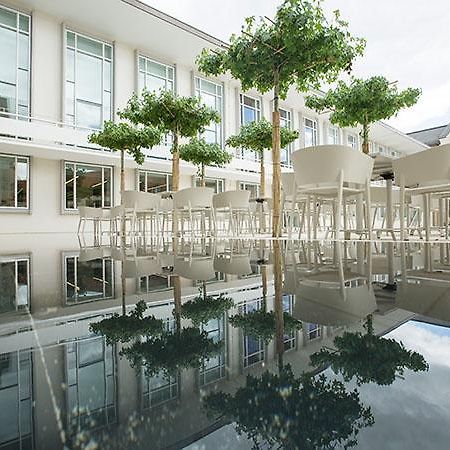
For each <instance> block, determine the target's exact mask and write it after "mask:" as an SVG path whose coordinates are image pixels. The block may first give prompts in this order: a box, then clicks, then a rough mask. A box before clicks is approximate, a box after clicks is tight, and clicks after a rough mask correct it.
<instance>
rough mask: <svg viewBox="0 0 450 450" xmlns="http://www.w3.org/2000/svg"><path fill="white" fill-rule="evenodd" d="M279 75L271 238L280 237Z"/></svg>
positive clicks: (274, 122)
mask: <svg viewBox="0 0 450 450" xmlns="http://www.w3.org/2000/svg"><path fill="white" fill-rule="evenodd" d="M279 78H280V76H279V73H278V72H275V76H274V88H273V94H274V95H273V114H272V125H273V129H272V163H273V175H272V202H273V211H272V236H273V237H280V236H281V184H280V179H281V165H280V146H281V145H280V144H281V143H280V140H281V137H280V110H279V106H278V96H279V91H280V81H279Z"/></svg>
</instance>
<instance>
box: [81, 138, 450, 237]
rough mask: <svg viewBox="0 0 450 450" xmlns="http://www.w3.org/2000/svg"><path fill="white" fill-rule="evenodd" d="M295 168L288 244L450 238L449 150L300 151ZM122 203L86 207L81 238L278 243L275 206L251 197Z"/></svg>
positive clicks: (133, 197) (167, 195) (236, 193)
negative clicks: (391, 155)
mask: <svg viewBox="0 0 450 450" xmlns="http://www.w3.org/2000/svg"><path fill="white" fill-rule="evenodd" d="M292 160H293V170H291V171H284V172H283V173H282V174H281V185H282V193H283V196H282V237H284V238H288V239H292V238H302V239H306V240H314V239H321V238H326V239H329V238H331V239H334V240H340V239H352V238H353V239H365V240H371V239H375V240H377V239H378V240H392V241H395V240H408V239H425V240H426V241H429V240H439V239H447V238H448V236H449V224H448V219H446V218H448V215H449V214H448V212H449V200H450V172H449V170H448V167H449V166H450V144H447V145H442V146H440V147H439V148H433V149H429V150H425V151H423V152H420V153H418V154H413V155H409V156H405V157H403V158H399V159H397V160H387V161H386V160H385V159H383V160H382V161H379V160H378V159H377V158H373V157H370V156H368V155H365V154H364V153H361V152H357V151H355V150H354V149H352V148H350V147H346V146H341V145H322V146H316V147H309V148H306V149H300V150H297V151H296V152H294V153H293V154H292ZM380 180H382V181H380ZM121 201H122V203H121V204H120V205H117V206H114V207H112V208H93V207H86V206H80V207H79V225H78V233H79V234H80V233H81V234H83V233H85V232H86V231H88V232H93V233H94V234H100V235H101V234H102V233H105V232H109V233H113V234H121V233H122V232H125V233H126V234H128V235H129V234H149V235H151V236H156V237H157V236H161V235H171V234H175V235H177V236H191V237H192V236H195V237H198V236H202V237H211V236H216V237H219V236H227V237H236V238H237V237H243V236H247V237H252V236H253V237H254V236H258V237H270V236H271V231H272V229H271V226H272V214H273V202H272V199H271V198H270V197H264V198H254V197H253V198H251V193H250V191H248V190H243V189H241V190H230V191H225V192H220V193H214V190H213V189H212V188H210V187H192V188H186V189H181V190H179V191H176V192H173V191H165V192H160V193H158V194H154V193H147V192H138V191H124V192H122V195H121ZM88 223H89V224H91V225H92V226H91V227H89V226H88V228H86V225H87V224H88Z"/></svg>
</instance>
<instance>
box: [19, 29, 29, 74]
mask: <svg viewBox="0 0 450 450" xmlns="http://www.w3.org/2000/svg"><path fill="white" fill-rule="evenodd" d="M18 36H19V68H21V69H28V68H29V57H28V55H29V49H28V47H29V42H30V38H29V37H28V36H27V35H26V34H22V33H19V35H18Z"/></svg>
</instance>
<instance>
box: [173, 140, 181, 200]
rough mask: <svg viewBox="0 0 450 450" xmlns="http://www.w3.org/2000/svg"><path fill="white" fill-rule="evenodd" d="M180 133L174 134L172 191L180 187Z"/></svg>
mask: <svg viewBox="0 0 450 450" xmlns="http://www.w3.org/2000/svg"><path fill="white" fill-rule="evenodd" d="M178 138H179V136H178V133H173V144H172V191H175V192H176V191H178V189H179V187H180V153H179V151H178Z"/></svg>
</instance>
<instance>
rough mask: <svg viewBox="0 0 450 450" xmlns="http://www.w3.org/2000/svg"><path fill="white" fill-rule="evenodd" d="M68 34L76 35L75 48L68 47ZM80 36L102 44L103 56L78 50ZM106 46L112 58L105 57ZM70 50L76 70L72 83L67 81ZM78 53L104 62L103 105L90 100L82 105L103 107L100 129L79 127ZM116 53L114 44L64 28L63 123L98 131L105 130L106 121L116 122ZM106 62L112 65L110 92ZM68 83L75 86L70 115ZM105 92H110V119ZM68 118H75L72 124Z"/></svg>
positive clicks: (102, 74) (73, 29) (83, 101)
mask: <svg viewBox="0 0 450 450" xmlns="http://www.w3.org/2000/svg"><path fill="white" fill-rule="evenodd" d="M68 33H73V34H74V35H75V46H74V47H72V46H70V47H69V46H68V43H67V35H68ZM78 36H81V37H82V38H84V39H88V40H90V41H93V42H97V43H99V44H101V45H102V46H103V47H102V56H101V57H100V56H99V55H95V54H94V53H90V52H88V51H85V50H81V51H80V50H78V48H77V38H78ZM105 46H108V47H110V48H111V58H106V57H105ZM69 49H70V50H73V51H74V69H73V70H74V81H73V82H71V81H69V80H68V79H67V66H68V58H67V51H68V50H69ZM78 52H81V53H82V54H84V55H88V56H91V57H95V58H98V59H101V61H102V73H101V79H102V82H101V85H102V93H101V96H102V99H101V104H98V103H95V102H91V101H88V100H82V103H85V104H91V105H97V106H100V107H101V116H100V117H101V119H100V122H101V124H100V128H98V129H96V128H90V127H86V126H83V125H78V123H77V79H76V78H77V76H76V65H77V62H76V61H77V53H78ZM114 53H115V52H114V44H113V43H112V42H109V41H107V40H104V39H99V38H97V37H93V36H92V35H90V34H87V33H84V32H80V31H76V30H75V28H72V27H67V26H64V27H63V98H62V120H61V122H62V123H64V124H65V125H66V126H68V127H73V128H77V129H85V130H92V131H98V130H100V129H102V128H103V123H104V122H105V120H114V63H115V61H114V60H115V54H114ZM105 61H108V62H109V63H110V90H109V91H108V90H106V89H105V74H104V72H105ZM68 83H72V84H73V86H74V98H73V114H68V112H67V84H68ZM105 92H108V93H109V95H110V101H109V118H108V117H105V102H104V96H105ZM67 116H73V123H71V122H69V121H68V120H67Z"/></svg>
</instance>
